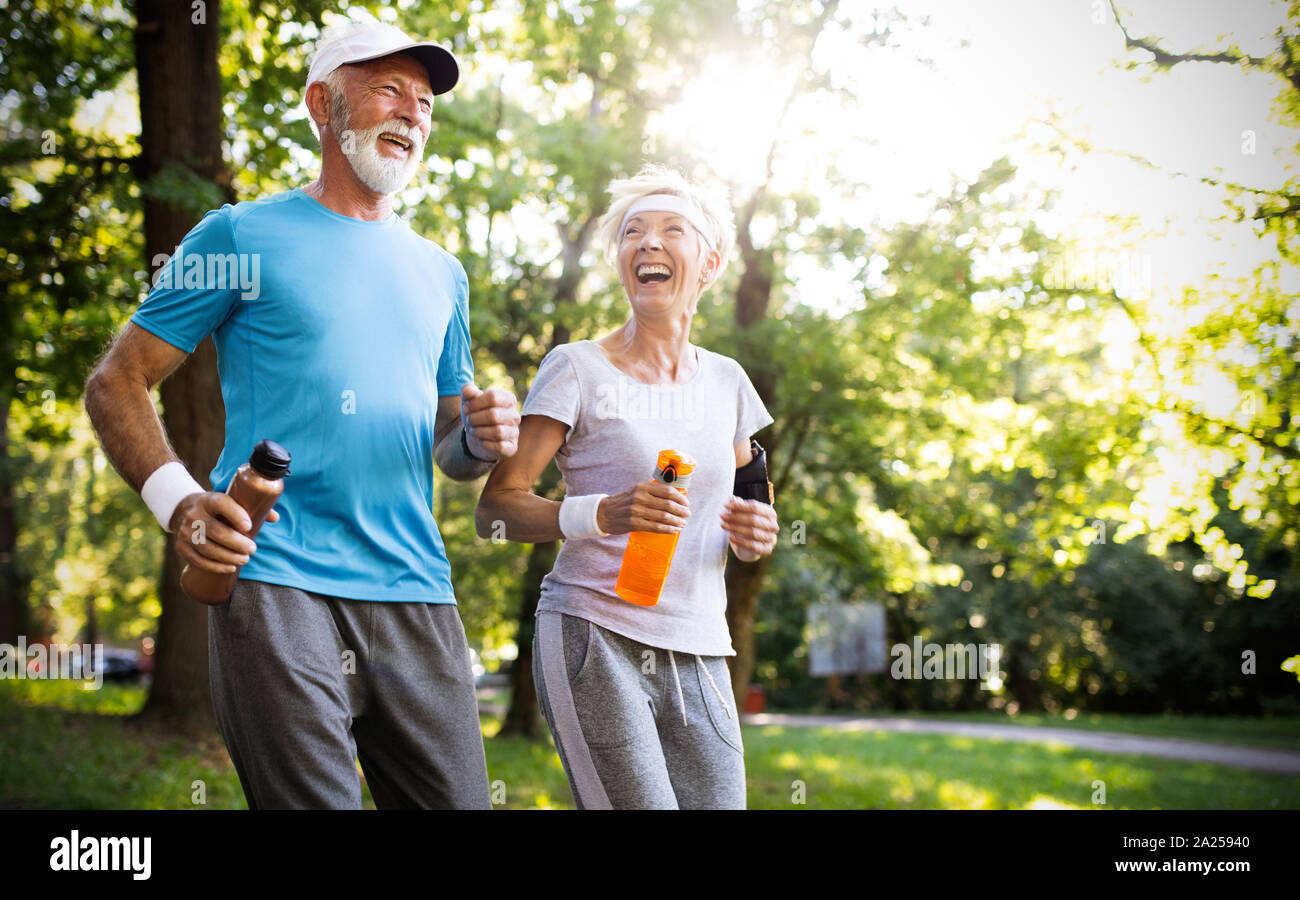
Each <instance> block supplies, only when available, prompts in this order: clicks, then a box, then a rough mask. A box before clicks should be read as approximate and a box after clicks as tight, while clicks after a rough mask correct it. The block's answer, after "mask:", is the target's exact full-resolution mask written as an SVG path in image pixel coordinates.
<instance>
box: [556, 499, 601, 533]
mask: <svg viewBox="0 0 1300 900" xmlns="http://www.w3.org/2000/svg"><path fill="white" fill-rule="evenodd" d="M608 496H609V495H608V494H586V495H584V496H581V497H565V498H564V501H563V502H562V503H560V533H561V534H563V535H564V539H565V540H572V539H573V538H589V537H605V536H606V535H605V532H603V531H601V530H600V525H599V524H598V523H597V520H596V510H597V509H598V508H599V507H600V501H602V500H604V499H605V498H606V497H608Z"/></svg>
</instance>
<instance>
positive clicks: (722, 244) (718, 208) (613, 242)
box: [596, 165, 736, 281]
mask: <svg viewBox="0 0 1300 900" xmlns="http://www.w3.org/2000/svg"><path fill="white" fill-rule="evenodd" d="M608 191H609V195H610V197H611V198H612V199H611V200H610V204H609V211H608V212H606V213H605V215H604V216H603V217H601V220H600V223H599V224H598V225H597V226H596V228H597V231H596V234H597V241H599V242H601V243H603V244H604V245H605V257H606V259H608V260H609V262H610V264H611V265H612V266H614V268H618V245H619V242H620V239H621V238H622V235H621V234H619V226H620V225H622V224H623V217H624V216H625V215H627V211H628V210H629V209H631V208H632V204H633V203H635V202H636V201H638V200H640V199H641V198H642V197H649V196H650V195H652V194H672V195H673V196H675V197H681V198H683V199H685V200H687V201H689V202H691V203H694V204H695V205H696V206H698V207H699V208H700V210H701V211H702V212H703V213H704V217H705V218H706V219H707V220H708V222H709V224H710V225H712V226H713V227H714V229H715V230H716V233H717V235H718V246H716V247H714V248H713V249H714V250H717V251H718V256H719V257H721V259H720V260H719V262H718V269H717V271H716V272H715V273H714V276H713V277H714V280H715V281H716V280H717V277H718V276H719V275H721V274H722V270H723V269H724V268H725V267H726V265H727V258H728V257H729V256H730V255H731V248H732V247H733V246H734V245H735V243H736V225H735V222H734V221H733V220H732V216H731V202H730V200H729V199H728V196H727V192H726V190H725V189H721V188H718V189H713V190H710V189H708V188H705V187H704V186H703V185H701V184H699V183H697V182H694V181H691V180H690V179H688V178H687V177H686V176H685V175H683V174H682V173H681V172H678V171H677V170H676V169H670V168H668V167H666V166H659V165H648V166H645V167H644V168H642V169H641V171H640V172H637V173H636V175H634V176H632V177H631V178H618V179H615V180H614V181H612V182H610V185H609V188H608ZM700 243H701V245H702V246H707V243H708V242H707V241H706V240H705V239H704V236H703V235H700Z"/></svg>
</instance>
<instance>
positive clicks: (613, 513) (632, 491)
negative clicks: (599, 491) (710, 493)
mask: <svg viewBox="0 0 1300 900" xmlns="http://www.w3.org/2000/svg"><path fill="white" fill-rule="evenodd" d="M690 514H691V509H690V504H689V503H688V502H687V500H686V495H685V494H683V493H682V492H681V491H679V490H677V488H674V487H669V486H668V485H666V484H660V483H659V482H657V481H644V482H642V483H641V484H638V485H637V486H636V487H634V488H629V489H628V490H626V491H624V492H623V493H621V494H610V495H609V496H608V497H606V498H605V499H604V500H602V501H600V507H599V508H598V509H597V510H596V524H597V525H599V526H600V530H601V531H603V532H605V533H606V534H627V533H628V532H630V531H654V532H658V533H660V534H675V533H677V532H679V531H681V530H682V529H683V528H685V527H686V520H687V518H689V517H690Z"/></svg>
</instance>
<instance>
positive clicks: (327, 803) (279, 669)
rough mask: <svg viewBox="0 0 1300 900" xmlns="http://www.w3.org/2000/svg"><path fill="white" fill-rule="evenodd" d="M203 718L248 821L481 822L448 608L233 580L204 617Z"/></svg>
mask: <svg viewBox="0 0 1300 900" xmlns="http://www.w3.org/2000/svg"><path fill="white" fill-rule="evenodd" d="M208 653H209V656H208V662H209V670H210V673H211V676H212V705H213V709H214V710H215V712H216V717H217V725H218V727H219V728H220V730H221V736H222V737H223V738H224V739H225V742H226V749H227V750H229V751H230V758H231V759H232V760H233V761H234V763H235V770H236V771H237V772H238V773H239V782H240V784H241V785H243V788H244V795H245V797H247V799H248V805H249V807H250V808H252V809H284V808H315V809H320V808H327V809H360V808H361V782H360V779H359V778H358V776H357V769H356V763H357V760H358V758H359V759H360V762H361V768H362V771H364V772H365V776H366V783H367V785H369V787H370V793H371V795H372V796H373V797H374V798H375V805H376V806H378V807H379V808H381V809H386V808H433V809H460V808H473V809H489V808H491V803H490V801H489V798H488V784H487V764H486V761H485V758H484V755H483V736H482V732H480V731H479V720H478V704H477V701H476V698H475V695H474V675H473V672H472V671H471V669H470V660H469V646H468V644H467V643H466V641H465V630H464V628H463V626H462V625H461V621H460V615H459V613H458V611H457V609H456V607H455V606H452V605H448V604H434V603H422V602H412V603H374V602H368V601H362V600H345V599H342V598H338V597H327V596H323V595H321V594H313V593H309V592H307V591H303V590H299V589H298V588H293V587H285V586H283V585H273V584H265V583H263V582H260V581H244V580H242V579H241V580H240V581H239V582H238V583H237V584H236V587H235V592H234V594H232V595H231V598H230V600H229V602H227V603H226V604H225V605H223V606H214V607H212V608H211V609H210V610H209V611H208Z"/></svg>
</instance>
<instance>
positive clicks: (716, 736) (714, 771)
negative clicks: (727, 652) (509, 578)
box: [533, 613, 745, 809]
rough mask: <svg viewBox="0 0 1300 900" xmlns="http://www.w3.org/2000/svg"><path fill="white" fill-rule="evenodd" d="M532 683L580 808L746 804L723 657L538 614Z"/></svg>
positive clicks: (736, 719) (737, 726)
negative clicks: (674, 651)
mask: <svg viewBox="0 0 1300 900" xmlns="http://www.w3.org/2000/svg"><path fill="white" fill-rule="evenodd" d="M674 670H675V673H674ZM710 676H712V677H711V679H710ZM533 681H534V683H535V684H536V685H537V699H538V703H539V705H540V706H541V708H542V714H543V715H544V716H545V717H546V721H547V723H548V724H549V725H550V726H551V734H552V735H553V736H554V737H555V747H556V749H557V750H558V751H559V754H560V761H561V762H562V763H563V764H564V771H565V774H566V775H568V777H569V786H570V787H571V788H572V790H573V797H574V801H575V802H576V803H577V805H578V808H579V809H611V808H612V809H744V808H745V757H744V747H743V745H742V744H741V738H740V719H739V713H738V712H737V710H736V704H735V702H734V700H733V699H732V692H731V676H730V674H729V673H728V671H727V663H726V660H725V659H724V658H723V657H721V656H710V657H697V656H692V655H690V654H682V653H677V654H672V656H671V657H670V655H669V653H668V651H666V650H661V649H658V648H655V647H650V646H647V645H646V644H642V643H639V642H637V641H634V640H631V639H630V638H626V637H623V636H622V635H620V634H616V633H615V632H612V631H609V630H608V629H605V628H602V627H600V626H599V625H596V624H595V623H592V622H588V621H587V620H586V619H580V618H575V617H573V616H568V615H563V614H561V613H540V614H538V616H537V633H536V636H535V637H534V639H533ZM679 687H680V694H679ZM683 714H684V715H685V721H683Z"/></svg>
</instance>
